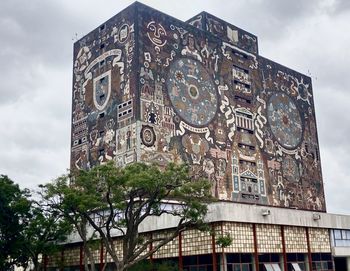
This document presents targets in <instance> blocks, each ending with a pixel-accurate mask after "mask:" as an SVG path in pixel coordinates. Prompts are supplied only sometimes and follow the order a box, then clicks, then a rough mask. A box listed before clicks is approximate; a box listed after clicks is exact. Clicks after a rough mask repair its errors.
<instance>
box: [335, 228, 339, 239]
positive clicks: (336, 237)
mask: <svg viewBox="0 0 350 271" xmlns="http://www.w3.org/2000/svg"><path fill="white" fill-rule="evenodd" d="M334 238H335V239H341V231H340V230H334Z"/></svg>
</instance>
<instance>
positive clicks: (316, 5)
mask: <svg viewBox="0 0 350 271" xmlns="http://www.w3.org/2000/svg"><path fill="white" fill-rule="evenodd" d="M141 2H143V3H145V4H147V5H149V6H152V7H154V8H156V9H159V10H161V11H163V12H165V13H167V14H169V15H172V16H174V17H177V18H179V19H181V20H186V19H188V18H190V17H192V16H194V15H195V14H197V13H199V12H201V11H203V10H205V11H207V12H209V13H212V14H214V15H216V16H217V17H220V18H223V19H224V20H227V21H229V22H231V23H232V24H234V25H237V26H239V27H241V28H243V29H245V30H247V31H250V32H252V33H253V34H255V35H257V36H258V38H259V50H260V54H261V55H263V56H265V57H267V58H270V59H272V60H274V61H276V62H279V63H281V64H283V65H285V66H288V67H290V68H293V69H296V70H298V71H300V72H303V73H305V74H309V75H310V76H311V77H312V78H313V88H314V99H315V104H316V117H317V122H318V131H319V141H320V150H321V156H322V167H323V175H324V182H325V190H326V196H327V206H328V211H330V212H336V213H348V214H350V206H349V204H348V203H347V201H348V195H349V194H350V181H349V177H350V166H349V161H350V142H349V140H348V135H349V134H350V114H348V113H347V110H348V108H350V91H348V86H349V85H350V77H349V76H348V67H349V64H350V51H349V50H348V45H349V44H350V34H349V31H348V29H347V28H348V26H349V25H350V16H349V15H350V2H349V1H347V0H309V1H305V0H294V1H281V0H236V1H224V0H215V1H214V0H208V1H202V0H193V1H184V0H178V1H176V4H174V2H173V1H164V0H148V1H141ZM131 3H132V1H129V0H118V1H115V0H114V1H112V0H108V1H107V0H104V1H102V0H101V1H92V0H75V1H71V0H60V1H59V0H57V1H54V0H53V1H45V0H31V1H25V0H22V1H19V0H5V1H4V0H2V1H1V2H0V63H1V65H0V82H1V84H0V97H1V98H0V123H1V132H0V173H2V174H7V175H9V176H10V177H11V178H12V179H13V180H15V181H16V182H19V183H20V184H21V185H22V186H23V187H35V186H36V185H37V184H39V183H43V182H46V181H49V180H50V179H53V178H55V177H57V176H58V175H59V174H62V173H64V172H65V169H66V168H68V166H69V146H70V114H71V112H70V111H71V78H72V45H73V40H74V39H76V37H79V38H80V37H82V35H84V34H86V33H88V32H89V31H91V30H92V29H93V28H95V27H97V26H98V25H99V24H101V23H102V22H104V21H106V20H107V19H109V18H110V17H112V16H113V15H115V14H116V13H118V12H119V11H120V10H122V9H124V8H125V7H126V6H128V5H129V4H131Z"/></svg>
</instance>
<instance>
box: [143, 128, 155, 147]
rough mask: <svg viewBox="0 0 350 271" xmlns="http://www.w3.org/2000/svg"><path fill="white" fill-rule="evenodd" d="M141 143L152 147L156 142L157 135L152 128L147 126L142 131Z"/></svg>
mask: <svg viewBox="0 0 350 271" xmlns="http://www.w3.org/2000/svg"><path fill="white" fill-rule="evenodd" d="M141 141H142V143H143V144H144V145H145V146H147V147H152V146H153V145H154V143H155V142H156V134H155V133H154V131H153V128H152V127H151V126H148V125H145V126H142V129H141Z"/></svg>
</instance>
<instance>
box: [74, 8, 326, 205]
mask: <svg viewBox="0 0 350 271" xmlns="http://www.w3.org/2000/svg"><path fill="white" fill-rule="evenodd" d="M190 23H191V24H192V25H191V24H188V23H184V22H181V21H179V20H177V19H175V18H172V17H170V16H167V15H165V14H163V13H160V12H158V11H156V10H154V9H151V8H149V7H147V6H144V5H142V4H139V3H136V4H133V5H132V6H130V7H129V8H127V9H125V10H124V11H122V12H121V13H120V14H118V15H116V16H115V17H113V18H112V19H110V20H108V21H107V22H106V23H105V24H103V25H102V26H101V27H99V28H97V29H95V30H94V31H92V32H91V33H89V34H88V35H87V36H85V37H84V38H82V39H81V40H79V41H78V42H76V43H75V46H74V77H73V113H72V159H71V168H72V169H74V168H90V167H91V166H93V165H95V164H98V163H104V162H106V161H108V160H115V161H116V163H117V164H118V165H120V166H123V165H126V164H128V163H131V162H135V161H144V162H149V163H150V162H156V163H158V164H159V165H160V166H165V165H166V164H167V163H169V162H177V163H189V164H190V165H191V167H192V173H193V175H194V177H201V176H202V177H206V178H208V179H209V180H210V181H211V183H212V194H213V195H214V196H215V197H217V198H218V199H222V200H232V201H236V202H248V203H254V204H264V205H272V206H283V207H289V208H290V207H292V208H299V209H309V210H319V211H325V210H326V207H325V200H324V192H323V183H322V175H321V165H320V159H319V148H318V140H317V129H316V120H315V112H314V104H313V92H312V85H311V79H310V77H308V76H305V75H303V74H300V73H298V72H296V71H293V70H291V69H288V68H286V67H284V66H281V65H279V64H277V63H274V62H272V61H270V60H268V59H265V58H263V57H261V56H259V55H258V54H257V53H258V45H257V38H256V36H254V35H252V34H250V33H248V32H246V31H244V30H242V29H240V28H237V27H235V26H233V25H231V24H228V23H226V22H223V21H222V20H220V19H218V18H215V17H214V16H212V15H210V14H207V13H201V14H199V15H198V16H197V17H194V18H193V19H192V20H190ZM202 29H204V30H206V31H203V30H202Z"/></svg>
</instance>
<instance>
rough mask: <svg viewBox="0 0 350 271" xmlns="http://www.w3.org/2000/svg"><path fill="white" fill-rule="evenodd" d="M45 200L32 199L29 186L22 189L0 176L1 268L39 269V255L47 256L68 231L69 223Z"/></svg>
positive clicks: (40, 266) (54, 249)
mask: <svg viewBox="0 0 350 271" xmlns="http://www.w3.org/2000/svg"><path fill="white" fill-rule="evenodd" d="M43 203H44V202H38V201H35V200H33V199H32V197H31V193H30V192H29V190H28V189H23V190H21V189H20V188H19V186H18V184H15V183H14V182H13V181H12V180H10V179H9V178H8V177H7V176H5V175H1V176H0V251H1V253H0V270H10V269H11V267H13V266H14V265H18V266H23V267H25V268H26V267H27V266H28V265H29V263H32V264H34V270H35V271H38V270H41V268H42V262H40V261H39V257H40V256H43V255H50V254H51V253H53V252H54V251H56V250H57V248H58V242H60V241H63V240H64V239H65V237H66V235H67V234H68V233H69V232H70V231H71V226H70V224H68V223H67V222H66V221H64V220H63V219H61V218H60V217H59V216H57V214H58V213H57V211H55V210H50V209H48V207H49V206H48V205H46V204H43Z"/></svg>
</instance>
